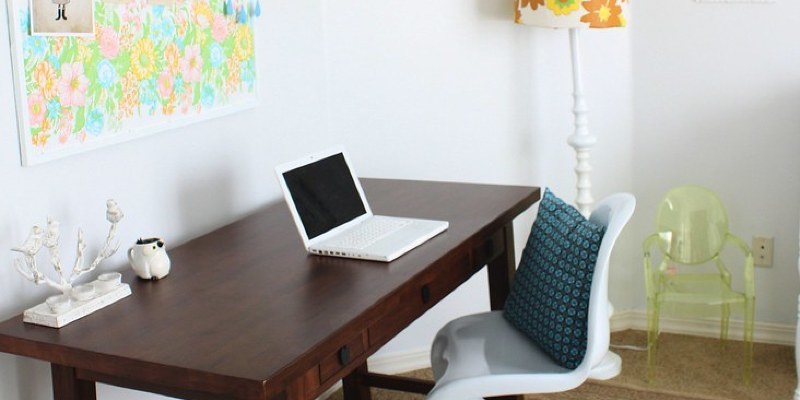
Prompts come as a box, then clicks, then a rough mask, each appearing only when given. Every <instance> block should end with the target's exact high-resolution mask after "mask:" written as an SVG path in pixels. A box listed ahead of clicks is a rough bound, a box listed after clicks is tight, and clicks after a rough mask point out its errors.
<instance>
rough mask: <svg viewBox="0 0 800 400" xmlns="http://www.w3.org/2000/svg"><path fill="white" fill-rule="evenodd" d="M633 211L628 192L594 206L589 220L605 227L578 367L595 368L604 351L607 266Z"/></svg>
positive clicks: (607, 329) (606, 340) (608, 331)
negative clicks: (583, 346) (585, 336)
mask: <svg viewBox="0 0 800 400" xmlns="http://www.w3.org/2000/svg"><path fill="white" fill-rule="evenodd" d="M635 208H636V198H635V197H633V195H632V194H630V193H617V194H614V195H611V196H609V197H606V198H605V199H603V201H601V202H600V203H598V204H597V206H596V207H595V209H594V211H592V214H591V215H590V216H589V220H590V221H592V222H594V223H597V224H600V225H603V226H605V227H606V233H605V235H603V241H602V242H601V243H600V250H599V251H598V252H597V264H596V265H595V268H594V276H593V277H592V291H591V294H590V297H589V316H588V321H587V322H588V329H589V335H588V337H587V343H586V356H585V358H584V360H583V362H582V363H581V366H580V367H579V368H589V369H591V368H592V367H594V366H596V365H597V364H598V363H599V362H600V361H601V360H602V359H603V357H604V356H605V355H606V353H607V352H608V346H609V342H610V336H611V329H610V325H609V323H610V322H609V318H610V317H611V315H610V303H609V301H608V264H609V258H610V257H611V250H613V248H614V243H616V241H617V238H618V237H619V235H620V233H622V228H624V227H625V224H627V223H628V221H629V220H630V218H631V216H632V215H633V210H634V209H635Z"/></svg>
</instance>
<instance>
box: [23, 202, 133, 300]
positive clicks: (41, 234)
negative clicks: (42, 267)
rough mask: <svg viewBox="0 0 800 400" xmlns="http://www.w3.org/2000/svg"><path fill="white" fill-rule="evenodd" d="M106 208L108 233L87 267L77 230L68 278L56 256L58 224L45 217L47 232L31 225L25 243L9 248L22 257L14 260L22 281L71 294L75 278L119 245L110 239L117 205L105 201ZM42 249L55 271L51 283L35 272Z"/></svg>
mask: <svg viewBox="0 0 800 400" xmlns="http://www.w3.org/2000/svg"><path fill="white" fill-rule="evenodd" d="M106 207H107V210H106V220H108V222H110V223H111V227H110V228H109V230H108V236H107V237H106V242H105V245H104V246H103V248H102V249H100V251H99V252H98V254H97V256H96V257H95V258H94V260H93V261H92V263H91V264H89V265H86V266H84V264H83V259H84V250H85V249H86V244H85V243H84V239H83V230H82V229H80V228H78V246H77V257H76V258H75V265H74V266H73V267H72V270H71V271H70V272H69V274H68V275H65V274H64V270H63V268H62V264H61V256H60V255H59V253H58V245H59V238H60V232H59V223H58V221H56V220H54V219H53V218H50V217H48V218H47V229H45V230H44V231H42V228H40V227H39V226H38V225H34V226H33V228H31V233H30V234H29V235H28V238H27V239H25V243H23V244H22V246H19V247H14V248H12V249H11V250H12V251H16V252H18V253H22V255H23V258H22V260H20V259H17V260H14V267H15V268H16V269H17V271H19V273H20V274H22V276H24V277H25V279H27V280H29V281H31V282H33V283H35V284H37V285H39V284H42V283H44V284H46V285H48V286H51V287H53V288H56V289H58V290H60V291H61V292H62V293H64V294H66V295H69V294H70V292H71V291H72V284H73V283H74V282H75V280H76V279H77V278H78V277H79V276H81V275H83V274H85V273H88V272H91V271H93V270H94V269H95V268H96V267H97V265H99V264H100V262H101V261H103V260H105V259H106V258H109V257H111V256H113V255H114V253H116V252H117V249H119V242H114V239H115V237H116V235H117V223H119V221H120V220H121V219H122V217H123V216H124V215H123V214H122V210H121V209H120V208H119V206H118V205H117V202H116V201H114V200H113V199H110V200H108V201H107V202H106ZM42 247H45V248H47V252H48V254H49V255H50V263H51V264H53V269H54V270H55V271H56V275H58V279H57V280H53V279H51V278H49V277H48V276H46V275H45V274H43V273H42V272H41V271H39V267H38V265H37V262H36V256H37V254H38V253H39V250H41V249H42ZM23 261H24V263H23Z"/></svg>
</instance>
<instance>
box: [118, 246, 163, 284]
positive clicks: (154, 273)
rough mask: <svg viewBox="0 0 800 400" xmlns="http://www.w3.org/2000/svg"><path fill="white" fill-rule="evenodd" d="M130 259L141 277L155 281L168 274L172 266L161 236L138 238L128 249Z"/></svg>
mask: <svg viewBox="0 0 800 400" xmlns="http://www.w3.org/2000/svg"><path fill="white" fill-rule="evenodd" d="M128 260H129V261H130V263H131V267H132V268H133V270H134V272H136V275H138V276H139V278H142V279H152V280H154V281H155V280H159V279H161V278H163V277H165V276H167V274H169V269H170V266H171V262H170V260H169V256H168V255H167V249H166V248H165V247H164V240H162V239H159V238H147V239H139V240H137V241H136V244H135V245H134V246H133V247H131V248H130V249H128Z"/></svg>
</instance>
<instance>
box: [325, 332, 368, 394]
mask: <svg viewBox="0 0 800 400" xmlns="http://www.w3.org/2000/svg"><path fill="white" fill-rule="evenodd" d="M366 351H367V338H366V332H360V333H359V334H358V335H357V336H356V337H354V338H352V339H350V340H348V341H347V343H345V344H344V345H342V347H340V348H338V349H337V350H336V351H335V352H334V353H333V354H329V355H328V356H327V357H325V358H324V359H323V360H322V362H321V363H320V364H319V380H320V382H326V381H327V380H328V379H329V378H331V377H332V376H334V375H335V374H336V373H337V372H339V371H341V370H342V369H343V368H344V367H346V366H348V365H349V364H351V363H352V361H353V360H355V359H357V358H358V357H360V356H361V355H362V354H364V352H366Z"/></svg>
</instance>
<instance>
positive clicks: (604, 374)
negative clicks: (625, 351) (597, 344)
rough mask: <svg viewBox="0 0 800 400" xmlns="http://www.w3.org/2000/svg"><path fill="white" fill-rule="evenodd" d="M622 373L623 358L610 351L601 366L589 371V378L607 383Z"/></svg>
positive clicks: (598, 365)
mask: <svg viewBox="0 0 800 400" xmlns="http://www.w3.org/2000/svg"><path fill="white" fill-rule="evenodd" d="M620 372H622V358H621V357H620V356H619V354H617V353H614V352H612V351H609V352H608V353H606V355H605V357H603V360H602V361H600V363H599V364H597V365H595V366H594V367H592V370H591V371H589V378H591V379H597V380H601V381H605V380H608V379H611V378H614V377H616V376H617V375H619V373H620Z"/></svg>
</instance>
